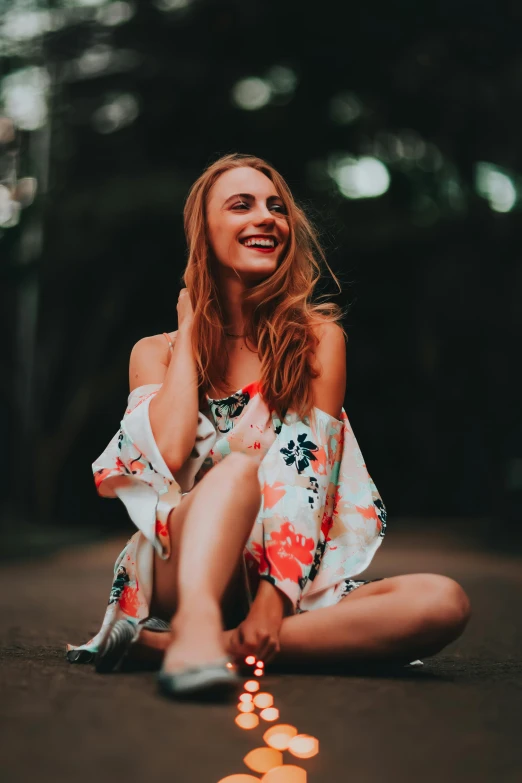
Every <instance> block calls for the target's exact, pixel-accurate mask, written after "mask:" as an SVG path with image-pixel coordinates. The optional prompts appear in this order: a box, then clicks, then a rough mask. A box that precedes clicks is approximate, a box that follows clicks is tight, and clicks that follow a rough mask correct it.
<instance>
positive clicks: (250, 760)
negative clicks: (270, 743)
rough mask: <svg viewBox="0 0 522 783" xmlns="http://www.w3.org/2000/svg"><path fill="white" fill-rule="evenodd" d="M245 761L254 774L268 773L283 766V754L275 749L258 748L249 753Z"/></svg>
mask: <svg viewBox="0 0 522 783" xmlns="http://www.w3.org/2000/svg"><path fill="white" fill-rule="evenodd" d="M243 761H244V762H245V764H246V765H247V767H249V768H250V769H253V770H254V772H268V771H269V770H270V769H273V768H274V767H280V766H281V765H282V763H283V754H282V753H280V751H278V750H273V748H256V749H255V750H251V751H250V753H247V755H246V756H245V758H244V759H243Z"/></svg>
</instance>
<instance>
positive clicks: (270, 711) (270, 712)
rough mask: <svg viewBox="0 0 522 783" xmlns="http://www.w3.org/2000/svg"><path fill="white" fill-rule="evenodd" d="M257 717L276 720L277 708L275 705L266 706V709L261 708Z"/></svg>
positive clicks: (277, 716)
mask: <svg viewBox="0 0 522 783" xmlns="http://www.w3.org/2000/svg"><path fill="white" fill-rule="evenodd" d="M259 717H260V718H263V720H269V721H270V720H277V719H278V718H279V710H278V709H277V708H276V707H267V708H266V710H261V712H260V713H259Z"/></svg>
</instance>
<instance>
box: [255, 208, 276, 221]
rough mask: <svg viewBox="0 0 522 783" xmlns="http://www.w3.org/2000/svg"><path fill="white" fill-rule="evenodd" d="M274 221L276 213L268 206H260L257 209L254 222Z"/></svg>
mask: <svg viewBox="0 0 522 783" xmlns="http://www.w3.org/2000/svg"><path fill="white" fill-rule="evenodd" d="M273 221H274V215H273V213H272V212H270V210H269V209H268V208H267V207H259V208H258V209H257V211H256V214H255V216H254V222H256V223H266V222H273Z"/></svg>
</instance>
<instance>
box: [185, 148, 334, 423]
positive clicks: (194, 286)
mask: <svg viewBox="0 0 522 783" xmlns="http://www.w3.org/2000/svg"><path fill="white" fill-rule="evenodd" d="M243 166H250V167H251V168H253V169H257V171H261V172H262V173H263V174H265V175H266V176H267V177H268V178H269V179H270V180H271V181H272V182H273V184H274V187H275V189H276V191H277V193H278V195H279V196H280V197H281V199H282V201H283V203H284V206H285V209H286V213H287V216H288V224H289V228H290V232H289V237H288V242H287V246H286V250H285V251H284V252H283V255H282V256H281V257H280V259H279V263H278V267H277V269H276V270H275V272H274V273H273V274H272V275H270V276H269V277H267V278H266V279H264V280H263V281H262V282H260V283H259V284H257V285H255V286H253V287H252V288H249V289H248V290H246V291H245V294H244V298H243V304H242V313H243V318H244V322H245V339H247V340H248V341H249V342H250V343H251V344H252V345H254V347H255V349H257V352H258V356H259V359H260V362H261V371H260V372H261V377H260V378H259V379H256V380H259V381H260V393H261V394H262V396H263V399H264V400H265V402H266V404H267V406H268V408H269V409H270V410H271V411H274V412H275V413H276V414H277V416H278V417H279V419H280V420H281V421H284V419H285V416H286V414H287V412H288V411H289V410H293V411H296V412H297V414H298V415H299V417H300V418H304V417H305V416H308V415H309V414H310V413H311V412H312V410H313V407H314V401H313V398H312V390H311V384H310V381H311V379H312V378H317V377H318V376H319V372H318V371H317V370H315V369H314V367H313V365H312V361H311V359H312V357H313V356H314V355H315V350H316V348H317V345H318V342H319V340H318V338H317V337H316V335H315V333H314V329H313V327H314V325H316V324H319V323H324V322H326V321H333V322H335V323H338V324H339V326H340V327H341V329H342V331H343V333H344V336H345V340H346V339H347V335H346V331H345V329H344V327H343V325H342V323H341V320H342V318H343V317H344V315H345V312H344V311H343V310H342V309H341V308H340V307H339V305H337V304H335V303H333V302H322V303H321V302H319V301H316V302H315V303H313V302H312V295H313V292H314V289H315V286H316V285H317V283H318V281H319V280H320V278H321V266H320V262H322V263H324V264H325V266H326V267H327V268H328V270H329V272H330V274H331V275H332V277H333V279H334V280H335V282H336V283H337V285H338V287H339V291H341V290H342V289H341V286H340V284H339V281H338V279H337V277H336V276H335V274H334V273H333V272H332V270H331V269H330V267H329V266H328V263H327V261H326V258H325V255H324V252H323V250H322V248H321V246H320V243H319V238H318V233H317V231H316V230H315V228H314V227H313V226H312V223H311V221H310V220H309V219H308V217H307V216H306V215H305V213H304V211H303V209H302V208H301V207H300V206H298V205H297V204H296V202H295V201H294V198H293V196H292V193H291V191H290V188H289V187H288V185H287V184H286V182H285V180H284V179H283V177H282V176H281V175H280V174H279V173H278V172H277V171H276V170H275V169H274V168H273V167H272V166H271V165H270V164H269V163H267V162H266V161H264V160H262V159H261V158H258V157H255V156H253V155H245V154H241V153H232V154H229V155H225V156H223V157H221V158H219V159H218V160H216V161H215V162H214V163H212V164H211V165H210V166H208V168H207V169H206V170H205V171H204V172H203V173H202V174H201V176H200V177H199V178H198V179H197V180H196V182H195V183H194V184H193V185H192V187H191V189H190V191H189V194H188V196H187V199H186V202H185V208H184V212H183V218H184V226H185V236H186V239H187V245H188V261H187V266H186V268H185V271H184V273H183V276H182V280H183V282H184V284H185V286H186V288H187V289H188V293H189V296H190V301H191V304H192V309H193V311H194V325H193V333H192V348H193V351H194V356H195V357H196V362H197V367H198V376H199V393H200V403H203V404H204V395H205V394H206V393H207V392H208V390H209V389H211V388H212V387H214V388H218V389H224V390H226V395H227V396H230V395H231V394H233V393H234V392H235V391H237V389H232V388H231V387H230V385H229V384H228V380H227V370H228V366H227V365H228V361H226V362H223V360H222V357H223V356H226V357H227V360H228V356H229V354H228V349H227V341H226V337H225V324H224V317H223V308H222V303H221V301H220V294H219V290H218V287H217V282H216V279H215V274H214V270H215V266H214V264H215V263H216V262H215V257H214V253H213V252H212V248H211V245H210V241H209V235H208V227H207V218H206V205H207V197H208V194H209V191H210V189H211V187H212V186H213V184H214V183H215V182H216V180H217V179H218V177H219V176H221V174H223V173H224V172H225V171H228V170H229V169H232V168H239V167H243ZM323 296H327V295H323Z"/></svg>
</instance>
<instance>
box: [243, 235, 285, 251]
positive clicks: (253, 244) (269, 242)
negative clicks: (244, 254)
mask: <svg viewBox="0 0 522 783" xmlns="http://www.w3.org/2000/svg"><path fill="white" fill-rule="evenodd" d="M239 242H240V243H241V244H242V245H243V247H246V248H248V250H256V251H257V252H258V253H273V252H274V251H275V249H276V248H277V246H278V245H279V242H278V241H277V239H276V238H275V237H274V236H273V235H272V234H257V235H252V236H248V237H245V238H244V239H240V240H239Z"/></svg>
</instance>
